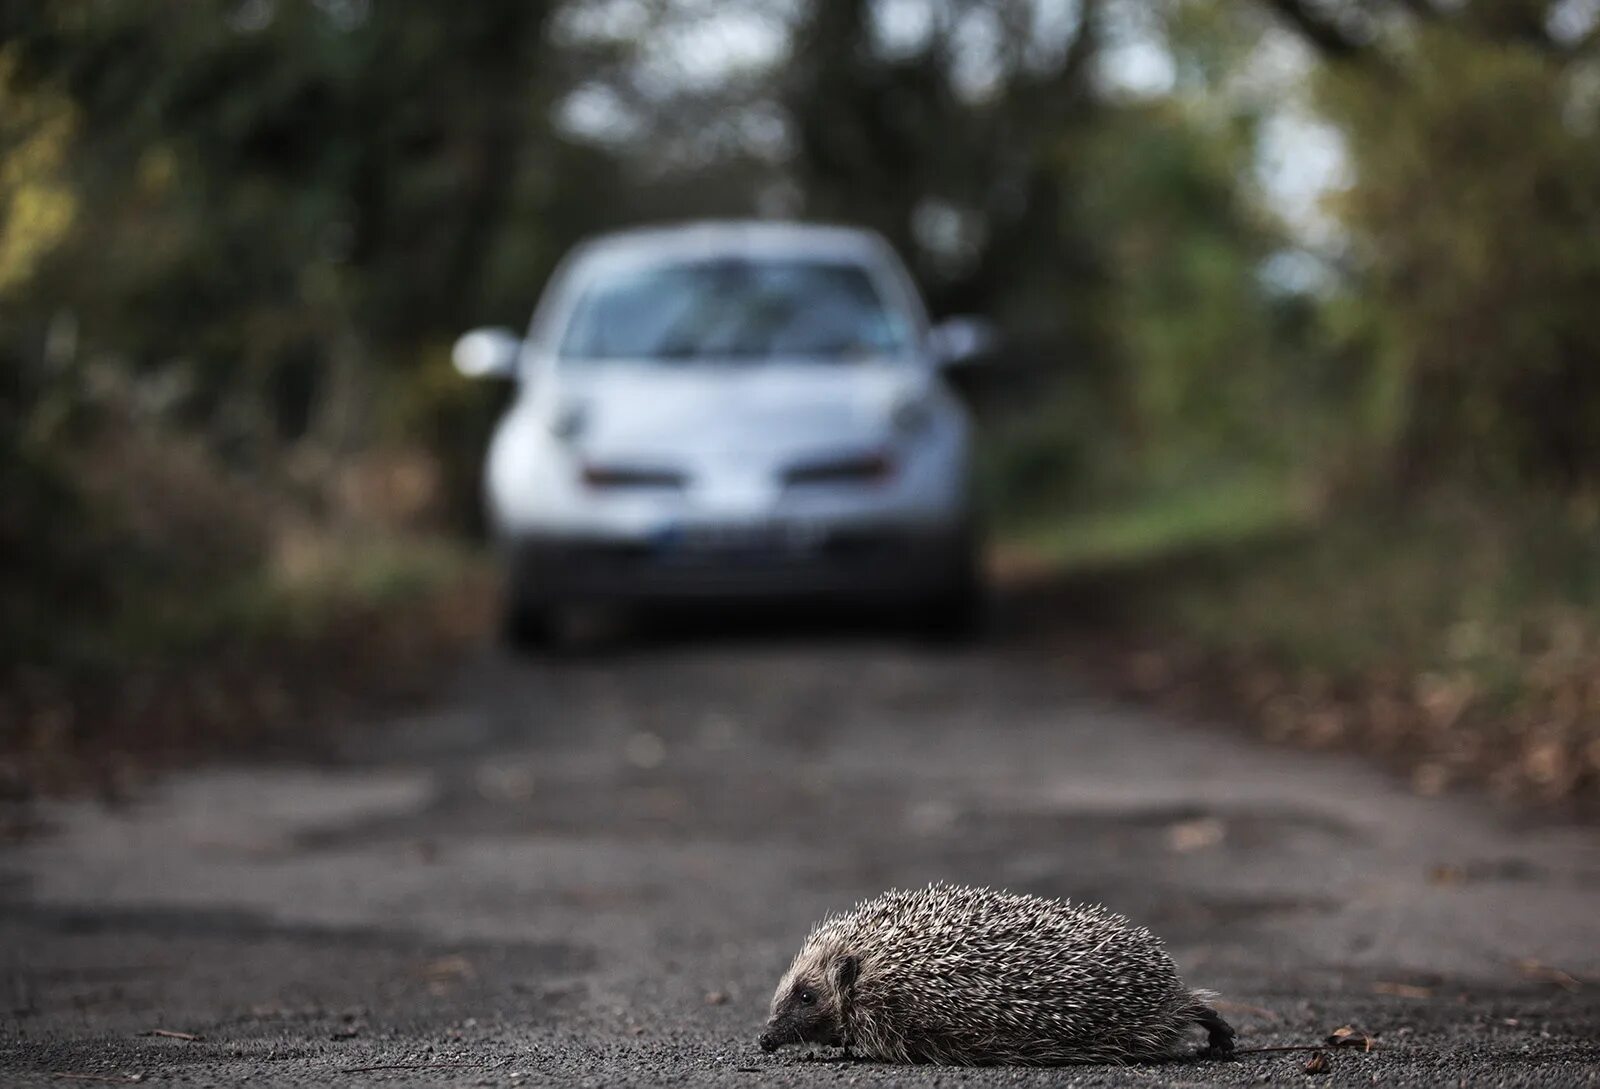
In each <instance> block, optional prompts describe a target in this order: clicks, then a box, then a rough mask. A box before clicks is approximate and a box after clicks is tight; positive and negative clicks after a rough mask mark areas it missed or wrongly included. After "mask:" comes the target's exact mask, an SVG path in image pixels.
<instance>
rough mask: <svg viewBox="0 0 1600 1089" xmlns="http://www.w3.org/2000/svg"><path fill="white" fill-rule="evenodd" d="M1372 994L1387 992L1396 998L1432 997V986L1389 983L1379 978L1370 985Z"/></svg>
mask: <svg viewBox="0 0 1600 1089" xmlns="http://www.w3.org/2000/svg"><path fill="white" fill-rule="evenodd" d="M1372 993H1373V994H1388V995H1393V996H1394V997H1396V998H1432V997H1433V988H1432V987H1418V986H1416V985H1415V984H1413V983H1389V982H1386V981H1382V980H1380V981H1379V982H1377V983H1374V984H1373V985H1372Z"/></svg>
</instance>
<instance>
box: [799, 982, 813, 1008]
mask: <svg viewBox="0 0 1600 1089" xmlns="http://www.w3.org/2000/svg"><path fill="white" fill-rule="evenodd" d="M800 1001H801V1002H802V1003H804V1004H805V1005H807V1006H812V1005H815V1004H816V1001H817V992H816V991H813V990H812V989H811V988H810V987H802V988H801V989H800Z"/></svg>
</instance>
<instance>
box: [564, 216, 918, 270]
mask: <svg viewBox="0 0 1600 1089" xmlns="http://www.w3.org/2000/svg"><path fill="white" fill-rule="evenodd" d="M579 250H580V252H581V253H582V255H583V257H584V258H585V259H599V260H601V261H605V262H606V263H609V262H610V260H612V259H616V260H623V261H632V260H641V259H642V260H658V259H661V258H669V259H670V258H674V257H681V258H688V259H693V258H696V257H706V258H712V257H794V256H805V257H818V258H825V257H833V258H843V259H854V260H871V261H879V260H882V259H883V258H884V257H885V256H886V255H887V254H888V253H889V250H888V244H887V243H885V242H884V240H883V238H882V237H881V236H880V235H878V234H877V233H875V232H873V231H869V230H864V229H861V228H858V227H842V226H832V225H827V224H818V223H796V222H783V221H769V220H704V221H700V222H694V223H677V224H669V225H661V226H650V227H635V228H631V229H628V230H622V231H615V232H612V233H610V234H603V235H599V236H597V237H595V238H592V239H590V240H589V241H587V242H585V243H584V244H583V245H582V246H581V247H579Z"/></svg>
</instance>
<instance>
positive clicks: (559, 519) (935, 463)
mask: <svg viewBox="0 0 1600 1089" xmlns="http://www.w3.org/2000/svg"><path fill="white" fill-rule="evenodd" d="M987 335H988V334H987V329H986V327H985V326H984V325H983V324H982V323H981V322H979V321H977V320H976V319H956V320H954V321H952V322H949V323H946V324H945V325H942V326H939V327H937V328H933V329H930V328H929V325H928V319H927V315H926V312H925V311H924V309H923V305H922V302H921V300H920V299H919V297H918V295H917V292H916V288H915V287H914V285H913V284H912V281H911V278H910V277H909V276H908V275H907V273H906V271H905V269H904V267H903V266H902V265H901V263H900V262H899V260H898V259H897V258H896V257H895V255H894V253H893V252H892V251H891V250H890V248H889V246H888V245H887V244H886V243H885V242H884V241H883V240H882V239H881V238H879V237H878V236H876V235H874V234H871V233H868V232H865V231H859V230H852V229H846V228H837V227H820V226H808V225H799V224H775V223H707V224H695V225H686V226H678V227H665V228H654V229H646V230H634V231H627V232H623V233H619V234H614V235H608V236H605V237H601V238H598V239H595V240H593V241H590V242H587V243H585V244H583V245H581V246H579V247H578V248H577V249H576V250H574V251H573V252H572V253H571V254H570V255H569V256H568V257H567V258H566V260H565V261H564V262H563V263H562V265H561V266H560V268H559V269H558V270H557V272H556V275H555V277H554V278H553V279H552V281H551V283H550V286H549V288H548V289H547V290H546V292H545V295H544V297H543V299H542V300H541V302H540V303H539V306H538V308H537V310H536V311H535V313H534V317H533V322H532V325H531V327H530V328H529V330H528V334H527V336H526V337H522V338H519V337H517V336H516V335H515V334H514V333H512V332H510V331H509V330H501V329H480V330H477V331H475V332H472V333H468V334H467V335H466V336H464V337H462V338H461V339H460V341H458V342H457V344H456V347H455V352H454V358H455V363H456V366H457V367H458V368H459V369H460V370H461V371H462V372H463V373H465V374H468V375H473V376H484V375H503V376H507V377H512V378H515V379H516V380H517V382H518V384H519V387H518V392H517V396H516V399H515V402H514V403H513V405H512V406H511V408H510V409H509V410H508V411H507V412H506V414H505V416H504V418H503V419H502V420H501V421H500V423H499V425H498V427H497V429H496V431H495V434H494V439H493V442H492V443H491V445H490V448H489V454H488V461H487V465H486V468H485V490H486V500H487V504H488V511H489V519H490V523H491V526H492V529H493V532H494V535H495V537H496V539H497V541H498V542H499V544H500V545H501V546H502V549H503V552H504V555H505V558H506V562H507V564H508V570H507V579H506V611H505V617H506V631H507V634H508V636H510V637H511V638H512V639H513V640H514V641H518V642H521V641H527V640H529V639H532V638H535V637H538V636H539V635H541V634H542V633H544V632H545V631H546V630H547V623H548V621H549V619H550V618H551V617H552V616H553V615H555V614H556V612H557V611H558V610H560V609H562V608H563V607H566V606H571V605H574V604H587V603H600V602H604V603H624V604H629V603H649V602H664V601H680V602H690V601H692V602H712V601H717V600H726V599H729V598H740V599H746V598H750V599H763V600H765V599H825V600H834V601H842V602H848V603H863V604H872V605H882V606H895V607H901V608H903V607H907V606H910V607H913V608H915V609H917V610H918V613H917V615H919V616H921V617H922V618H923V619H924V620H925V621H926V622H927V623H928V624H929V625H931V626H933V627H934V628H936V629H938V630H943V631H946V632H957V631H960V630H963V629H965V628H966V627H968V626H969V625H970V624H971V622H972V621H973V619H974V610H975V608H976V606H977V603H978V599H979V596H980V595H979V579H978V573H977V571H978V559H977V552H978V546H977V541H976V535H975V531H974V518H973V508H972V492H971V473H970V453H971V451H970V447H971V438H970V426H969V421H968V417H967V413H966V411H965V410H964V408H963V406H962V404H961V403H960V401H959V400H958V399H957V397H956V396H955V395H954V394H953V393H952V392H951V390H950V389H949V388H948V386H947V385H946V383H945V381H944V380H943V375H942V374H941V371H942V370H943V369H944V368H945V367H946V366H949V365H951V364H955V363H959V362H962V361H963V360H965V359H967V358H971V357H972V356H974V355H975V354H977V353H978V352H979V351H981V350H982V348H983V347H984V345H985V344H986V341H987Z"/></svg>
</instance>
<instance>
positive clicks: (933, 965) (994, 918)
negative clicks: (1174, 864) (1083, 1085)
mask: <svg viewBox="0 0 1600 1089" xmlns="http://www.w3.org/2000/svg"><path fill="white" fill-rule="evenodd" d="M1214 997H1215V996H1214V995H1212V994H1211V993H1210V992H1208V991H1191V990H1189V989H1187V988H1186V987H1185V986H1184V985H1183V982H1182V980H1180V979H1179V978H1178V970H1177V967H1176V966H1175V965H1174V964H1173V963H1172V958H1171V957H1170V956H1168V955H1167V953H1166V950H1164V949H1163V948H1162V947H1161V941H1160V939H1159V938H1157V937H1156V936H1155V935H1153V934H1151V933H1150V931H1148V930H1146V929H1144V928H1143V927H1141V926H1136V925H1135V924H1133V923H1131V922H1129V921H1128V920H1127V919H1126V918H1124V917H1123V916H1121V915H1117V914H1115V913H1113V912H1111V911H1108V910H1106V909H1105V908H1102V907H1099V906H1086V905H1081V904H1074V903H1072V902H1071V901H1068V900H1054V899H1045V898H1044V897H1040V896H1027V895H1021V894H1016V893H1010V892H996V891H993V890H990V889H986V888H969V887H964V886H959V885H951V884H945V883H942V882H940V883H935V884H932V885H929V886H928V887H927V888H924V889H918V890H916V891H903V890H894V891H891V892H886V893H884V894H883V895H882V896H879V897H878V898H877V899H875V900H868V901H865V902H863V903H861V904H858V905H857V906H856V907H855V908H854V909H853V910H851V911H849V912H846V913H844V914H842V915H834V916H830V917H828V918H826V919H824V920H823V921H822V922H821V923H819V924H817V926H816V928H815V929H814V930H813V931H812V932H811V935H810V937H809V938H807V939H806V943H805V946H804V947H803V948H802V949H801V950H800V952H799V954H797V955H796V956H795V958H794V962H793V963H792V964H791V965H790V966H789V970H788V971H787V972H785V973H784V975H783V978H782V979H781V980H780V981H779V983H778V989H777V992H776V993H775V994H774V995H773V996H772V1010H771V1015H770V1017H769V1019H768V1021H767V1025H766V1029H765V1031H763V1032H762V1034H761V1038H760V1045H761V1049H762V1050H763V1051H768V1052H770V1051H775V1050H777V1049H778V1048H780V1047H783V1046H785V1045H787V1044H816V1045H823V1046H828V1047H842V1048H844V1049H845V1055H846V1056H849V1055H852V1054H855V1055H859V1056H860V1057H862V1058H866V1059H875V1060H878V1061H882V1062H894V1063H939V1064H944V1065H952V1066H988V1065H996V1064H1018V1065H1027V1066H1060V1065H1066V1064H1071V1063H1118V1064H1121V1063H1131V1062H1140V1061H1155V1060H1161V1059H1168V1058H1175V1057H1178V1056H1179V1055H1180V1054H1182V1052H1183V1045H1184V1043H1185V1041H1186V1038H1187V1037H1188V1036H1189V1035H1190V1032H1191V1030H1192V1028H1194V1027H1196V1026H1198V1027H1199V1028H1201V1029H1204V1030H1205V1032H1206V1034H1207V1046H1206V1047H1205V1049H1204V1050H1203V1051H1202V1052H1201V1054H1202V1055H1204V1056H1206V1057H1215V1058H1225V1057H1228V1056H1230V1055H1231V1054H1232V1053H1233V1043H1234V1032H1233V1029H1232V1028H1231V1027H1230V1026H1229V1025H1228V1023H1227V1022H1226V1021H1224V1020H1223V1019H1222V1018H1221V1017H1220V1016H1219V1015H1218V1014H1217V1011H1216V1010H1215V1009H1213V1008H1212V1007H1211V1005H1210V1003H1211V1001H1212V1000H1213V999H1214Z"/></svg>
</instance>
